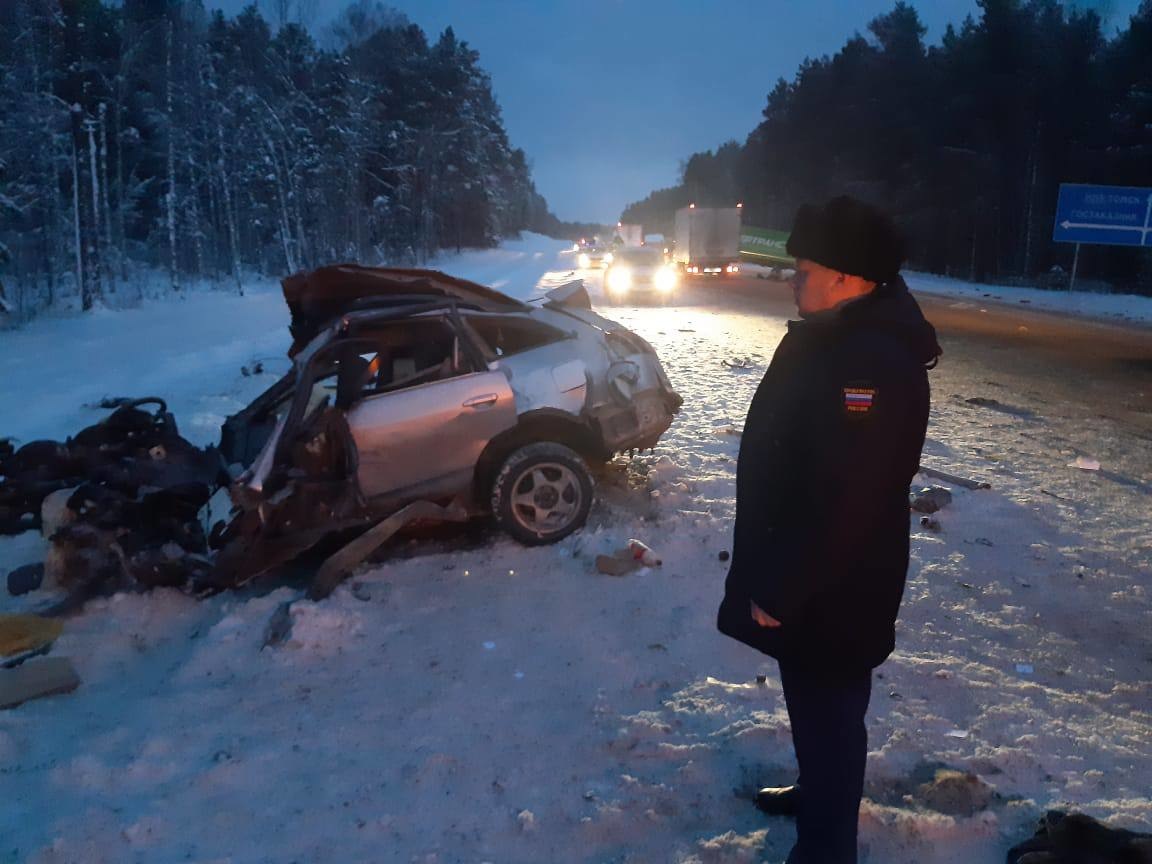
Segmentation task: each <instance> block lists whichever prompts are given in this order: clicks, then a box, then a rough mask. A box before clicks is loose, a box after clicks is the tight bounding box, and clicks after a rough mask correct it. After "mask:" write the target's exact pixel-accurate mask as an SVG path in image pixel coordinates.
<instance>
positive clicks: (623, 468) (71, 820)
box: [0, 238, 1152, 864]
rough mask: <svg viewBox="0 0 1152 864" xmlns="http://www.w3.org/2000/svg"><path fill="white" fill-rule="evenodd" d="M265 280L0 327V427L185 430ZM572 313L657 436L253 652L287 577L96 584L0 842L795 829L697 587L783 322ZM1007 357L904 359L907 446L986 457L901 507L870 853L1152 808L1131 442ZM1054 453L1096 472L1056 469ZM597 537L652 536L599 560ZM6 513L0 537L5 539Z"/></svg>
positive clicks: (707, 299)
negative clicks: (906, 558) (659, 367)
mask: <svg viewBox="0 0 1152 864" xmlns="http://www.w3.org/2000/svg"><path fill="white" fill-rule="evenodd" d="M569 262H570V258H568V257H565V256H564V255H563V254H561V253H560V252H559V245H558V244H556V243H555V242H554V241H547V240H544V239H543V238H528V239H526V240H525V241H523V242H522V243H520V244H514V245H512V244H510V245H509V246H506V247H505V248H503V249H501V250H497V251H494V252H486V253H464V254H463V255H461V256H459V257H454V258H452V259H449V260H444V261H441V262H438V265H437V266H439V267H441V269H444V270H446V271H448V272H452V273H455V274H458V275H463V276H468V277H471V278H477V279H479V280H481V281H486V282H488V283H489V284H493V285H495V286H496V287H499V288H501V289H502V290H506V291H508V292H509V293H514V294H516V295H517V296H521V297H525V298H527V297H530V296H532V295H534V294H537V293H538V290H537V288H536V286H537V283H538V282H539V281H540V280H541V279H544V280H545V282H553V281H557V280H558V279H560V278H562V276H561V275H560V274H561V272H562V271H564V270H565V269H566V267H567V266H568V264H569ZM593 282H595V279H593ZM980 287H982V286H980ZM281 306H282V301H281V300H280V298H279V294H278V290H277V289H276V288H275V286H272V285H269V286H267V287H265V288H263V289H261V290H258V291H254V292H252V293H251V294H250V296H248V297H245V298H231V297H223V296H218V295H196V296H193V297H191V298H189V299H188V300H186V301H184V302H182V303H164V304H156V305H154V306H150V307H146V308H143V309H140V310H135V311H132V312H118V313H103V314H98V315H95V316H89V317H87V318H62V319H55V320H50V319H42V320H40V321H37V322H34V323H33V324H32V325H30V326H29V327H28V328H27V329H25V330H23V331H19V332H17V333H12V334H4V335H3V336H2V337H0V368H3V369H4V370H5V375H4V377H3V380H0V399H2V400H3V402H2V403H0V404H5V405H14V404H19V405H20V406H21V409H20V411H19V412H12V411H5V412H4V419H3V428H0V432H2V433H3V434H14V435H17V436H19V437H21V438H23V439H25V440H28V439H30V438H33V437H39V436H63V435H65V434H68V433H69V432H72V431H74V430H75V429H77V428H79V426H81V425H84V424H87V423H90V422H93V421H94V420H95V419H97V418H98V417H100V416H102V413H103V412H99V411H93V410H91V409H85V408H81V407H78V406H79V405H81V404H82V403H85V402H92V401H95V400H98V399H99V398H101V397H102V396H105V395H144V394H145V392H147V393H151V394H155V395H160V396H164V397H166V398H168V399H169V401H170V403H171V405H172V407H173V409H174V410H175V411H176V414H177V418H178V419H179V420H181V422H182V426H183V431H184V432H185V434H187V435H188V436H189V437H191V438H193V440H196V441H197V442H198V443H206V442H208V441H210V440H213V439H214V438H215V435H216V433H217V429H218V424H219V422H220V420H221V419H222V418H223V417H224V416H226V415H227V414H228V413H230V412H232V411H234V410H236V409H237V408H239V407H240V406H242V405H243V404H244V403H245V402H246V401H247V400H248V399H249V398H251V396H252V395H254V394H255V393H256V392H259V391H260V390H261V389H263V388H264V387H266V386H267V385H268V383H270V382H271V380H272V378H271V377H270V375H269V374H265V375H258V376H251V377H244V376H243V375H242V374H241V372H240V367H241V366H242V365H250V363H251V361H252V360H253V359H256V358H263V357H270V358H277V359H276V360H275V361H269V364H270V365H271V364H272V363H273V362H284V361H280V360H279V359H278V358H280V357H282V356H283V351H284V349H285V348H286V346H287V343H288V336H287V329H286V323H287V321H286V314H285V312H284V311H283V310H282V308H281ZM605 314H607V315H608V317H612V318H615V319H617V320H620V321H621V322H623V323H625V324H627V325H628V326H630V327H632V328H634V329H635V330H637V331H638V332H639V333H641V334H642V335H643V336H644V337H645V338H647V339H649V341H651V342H652V343H653V344H654V345H655V347H656V348H657V350H658V351H659V353H660V354H661V357H662V358H663V359H664V362H665V366H666V368H667V369H668V372H669V376H670V377H671V379H672V382H673V384H674V385H675V386H676V387H677V389H678V390H679V391H680V392H681V394H682V395H683V396H684V397H685V407H684V409H683V411H682V413H681V414H680V416H679V417H678V418H677V420H676V422H675V424H674V425H673V427H672V429H671V430H670V431H669V433H668V434H667V435H666V436H665V438H664V439H663V441H662V442H661V445H660V446H659V447H658V448H657V449H656V451H655V452H654V453H652V454H645V455H643V456H641V457H638V458H637V459H635V460H633V461H631V462H629V461H625V460H621V461H619V462H618V463H615V464H614V465H613V466H611V467H610V469H609V471H608V472H607V473H606V475H605V476H604V477H603V478H601V480H600V481H599V497H600V500H599V502H598V504H597V506H596V507H595V508H594V510H593V513H592V516H591V518H590V521H589V525H588V527H587V528H586V529H585V530H584V531H582V532H580V533H578V534H577V535H574V536H573V537H571V538H569V539H568V540H566V541H564V542H562V543H560V544H558V545H557V546H553V547H547V548H537V549H525V548H522V547H520V546H518V545H516V544H515V543H514V542H513V541H511V540H509V539H507V538H506V537H503V536H501V535H498V534H492V533H482V534H480V535H479V536H478V537H470V538H469V539H468V540H466V541H460V542H444V541H437V542H433V541H413V542H407V543H405V544H404V545H402V546H401V547H400V548H398V549H396V550H395V553H394V555H393V557H392V558H390V559H389V560H387V561H385V562H383V563H381V564H379V565H376V566H373V567H370V568H367V569H365V570H363V571H362V572H360V573H359V574H358V575H357V576H356V577H355V578H354V579H353V580H351V581H350V582H349V583H348V584H346V585H345V586H344V587H343V588H341V589H340V590H339V591H338V592H337V593H336V594H335V595H334V596H333V597H331V598H329V599H328V600H327V601H324V602H322V603H317V604H313V603H309V602H306V601H299V602H297V603H295V604H294V605H293V607H292V610H293V611H292V615H293V630H292V637H291V639H290V641H289V642H288V643H287V644H285V645H284V646H282V647H280V648H275V649H273V648H268V649H264V650H261V643H262V639H263V634H264V628H265V625H266V623H267V621H268V619H269V616H270V615H271V614H272V612H273V610H274V609H275V608H276V607H277V605H278V604H279V603H280V602H281V601H283V600H286V599H290V598H292V597H294V596H295V594H294V593H293V592H292V591H291V590H290V589H288V588H278V589H276V590H273V591H271V593H269V594H267V595H265V596H252V595H226V596H221V597H217V598H214V599H212V600H210V601H206V602H197V601H195V600H191V599H189V598H187V597H184V596H183V595H181V594H179V593H176V592H171V591H159V592H154V593H152V594H149V595H118V596H116V597H113V598H110V599H106V600H99V601H96V602H93V603H91V604H90V605H89V606H88V607H87V608H86V609H85V611H84V613H83V614H82V615H80V616H78V617H75V618H73V619H70V620H69V621H68V623H67V627H66V630H65V633H64V635H63V636H62V637H61V639H60V640H59V641H58V643H57V645H56V647H55V648H54V652H53V653H55V654H58V655H64V656H69V657H71V658H73V661H74V663H75V665H76V666H77V668H78V670H79V671H80V674H81V676H82V677H83V680H84V683H83V684H82V686H81V688H80V689H79V690H77V691H76V692H74V693H73V694H71V695H68V696H63V697H58V698H54V699H46V700H42V701H39V702H35V703H29V704H27V705H25V706H23V707H21V708H19V709H16V710H14V711H8V712H2V713H0V798H3V800H5V801H6V802H7V805H8V806H6V807H5V808H4V809H3V811H0V861H5V860H11V861H21V862H23V861H27V862H35V864H47V862H80V861H82V862H137V861H138V862H149V864H151V862H169V861H171V862H176V861H196V862H234V864H240V862H289V861H299V862H350V861H355V862H360V861H364V862H367V861H381V862H393V861H395V862H421V864H433V862H435V864H449V862H482V861H490V862H502V864H503V862H525V864H536V862H544V861H547V862H558V864H563V862H632V864H638V862H652V864H664V862H678V864H693V862H694V864H744V862H757V861H771V862H778V861H782V860H783V858H784V856H785V854H786V853H787V850H788V848H789V847H790V845H791V842H792V828H791V825H790V824H789V823H788V822H787V821H786V820H779V819H767V818H765V817H763V816H762V815H761V814H759V813H758V812H757V811H756V810H755V809H754V808H753V807H752V806H751V804H750V797H751V794H752V792H753V791H754V789H755V788H756V787H757V786H758V785H760V784H762V783H764V782H786V781H789V780H791V779H792V775H793V771H794V765H793V762H792V755H791V742H790V737H789V731H788V724H787V717H786V713H785V710H784V705H783V700H782V697H781V693H780V687H779V681H778V678H777V676H776V670H775V666H774V664H773V663H772V661H770V660H768V659H767V658H763V657H760V656H758V655H756V654H754V653H753V652H751V651H750V650H749V649H747V648H744V647H742V646H740V645H737V644H736V643H734V642H731V641H730V640H727V639H725V638H723V637H721V636H720V635H719V634H718V633H717V632H716V631H715V629H714V615H715V609H716V606H717V604H718V602H719V598H720V592H721V589H722V583H723V577H724V573H725V565H724V563H722V562H721V561H720V560H719V554H720V552H721V551H724V550H726V549H728V548H729V543H730V530H731V522H732V515H733V508H734V502H733V492H734V469H735V459H736V454H737V450H738V447H739V437H738V432H739V428H740V426H741V425H742V423H743V418H744V413H745V411H746V409H747V405H748V402H749V400H750V398H751V394H752V392H753V390H754V388H755V386H756V384H757V383H758V381H759V378H760V375H761V374H762V372H763V369H764V366H765V364H766V363H767V362H768V360H769V359H770V357H771V354H772V351H773V349H774V346H775V345H776V343H777V342H778V341H779V338H780V337H781V336H782V335H783V332H784V321H783V319H779V318H771V317H765V316H763V315H761V314H758V313H756V312H755V311H753V308H752V306H751V305H750V304H746V303H745V301H742V300H740V298H731V299H730V300H729V301H728V302H727V303H725V304H724V305H723V306H721V307H720V308H717V304H716V303H715V298H714V297H711V296H709V295H707V294H706V293H704V292H703V291H702V290H696V291H693V290H689V291H685V292H684V295H683V296H682V298H681V302H680V303H679V304H678V305H676V306H670V307H667V308H650V307H639V308H637V307H631V306H627V307H614V308H609V309H607V310H605ZM141 336H143V337H144V341H145V344H143V345H140V346H139V347H135V348H129V347H128V343H130V342H133V341H135V340H137V339H139V338H140V337H141ZM733 358H748V360H749V361H750V365H751V368H748V369H732V368H729V366H726V365H724V362H723V361H725V360H731V359H733ZM1008 374H1009V373H1005V377H1004V378H1002V379H1000V380H998V381H996V382H989V381H988V380H987V378H986V375H985V373H984V372H983V371H980V372H974V371H973V368H972V367H969V366H966V365H965V363H964V361H963V358H947V360H946V362H945V363H944V364H942V365H941V367H940V369H938V370H936V372H934V373H933V385H934V393H935V403H934V408H933V415H932V423H931V427H930V429H929V442H928V445H927V448H926V456H925V463H926V464H932V465H935V466H937V467H940V468H944V469H946V470H949V471H952V472H953V473H958V474H963V475H967V476H974V477H977V478H979V479H984V480H988V481H990V482H991V483H992V485H993V488H992V489H991V490H986V491H977V492H967V491H964V490H962V489H954V492H955V496H956V497H955V501H954V503H953V504H952V505H951V507H949V508H948V509H946V510H945V511H943V512H942V513H941V514H940V522H941V524H942V530H941V531H940V532H932V531H928V530H926V529H921V528H920V527H919V525H918V524H915V523H914V524H915V527H914V534H913V560H912V566H911V570H910V574H909V586H908V592H907V595H906V598H905V605H904V611H903V614H902V619H901V624H900V632H899V635H898V642H899V647H898V650H897V653H896V654H895V655H894V656H893V658H892V659H891V660H890V661H889V662H888V663H887V664H885V666H883V667H882V668H881V669H880V670H879V671H878V673H877V680H876V682H875V684H876V686H875V689H874V695H873V702H872V708H871V709H870V712H869V722H870V740H871V744H870V749H871V753H870V756H869V777H868V786H867V790H866V796H867V798H866V801H865V803H864V807H863V810H862V816H861V820H862V834H861V841H862V845H863V847H864V849H865V850H866V852H865V856H864V860H865V861H867V862H870V864H913V862H915V864H982V862H988V864H993V862H1000V861H1002V860H1003V855H1004V850H1005V849H1006V848H1007V847H1008V846H1009V845H1011V844H1012V843H1013V842H1017V841H1018V840H1020V839H1023V838H1024V837H1025V836H1027V835H1029V834H1030V833H1031V823H1032V821H1033V820H1034V818H1035V817H1036V816H1037V815H1038V814H1039V813H1041V812H1042V811H1043V810H1044V809H1046V808H1048V807H1053V806H1063V807H1070V808H1075V809H1079V810H1083V811H1085V812H1088V813H1090V814H1093V815H1096V816H1098V817H1101V818H1105V819H1107V820H1109V821H1111V822H1112V823H1114V824H1117V825H1122V826H1125V827H1131V828H1137V829H1142V830H1152V791H1150V786H1152V784H1150V781H1149V778H1152V643H1150V641H1149V636H1148V634H1149V633H1150V632H1152V598H1150V597H1149V593H1148V592H1149V591H1150V590H1152V564H1150V558H1152V553H1150V543H1152V541H1150V538H1149V527H1148V523H1149V520H1148V513H1149V504H1148V502H1149V496H1150V493H1152V468H1150V466H1152V442H1150V441H1149V440H1147V438H1141V437H1139V436H1137V435H1134V434H1132V433H1131V431H1130V430H1126V429H1123V428H1119V427H1116V426H1114V425H1112V424H1111V423H1110V421H1107V420H1104V419H1101V418H1098V417H1094V416H1091V415H1087V414H1085V412H1081V411H1078V410H1077V409H1076V407H1075V406H1074V405H1052V404H1048V403H1041V402H1039V401H1037V400H1034V399H1032V397H1031V396H1030V395H1029V393H1028V390H1027V388H1022V387H1017V386H1014V385H1015V382H1012V381H1011V380H1009V379H1008V378H1007V377H1006V376H1007V375H1008ZM33 386H35V387H36V392H37V393H38V394H39V393H46V394H48V395H45V396H40V395H37V396H36V397H35V398H31V397H30V396H29V393H30V389H31V388H32V387H33ZM998 387H1000V388H1003V389H1004V390H1005V392H1007V393H1011V397H1010V398H1009V397H1008V396H1006V395H1004V393H1002V392H999V390H997V389H996V388H998ZM989 388H992V390H990V389H989ZM975 395H997V396H998V397H999V400H1000V401H999V403H998V405H999V407H985V406H979V405H973V404H971V403H968V402H966V401H964V398H962V397H967V396H975ZM1079 455H1086V456H1092V457H1093V458H1096V459H1098V460H1099V461H1100V462H1101V463H1102V465H1103V469H1102V470H1100V471H1083V470H1081V469H1078V468H1073V467H1069V463H1072V462H1074V460H1075V459H1076V457H1077V456H1079ZM812 518H820V514H819V513H813V514H812ZM630 537H637V538H640V539H642V540H644V541H645V542H647V543H649V544H650V545H652V546H653V547H655V548H656V549H657V551H658V552H659V553H660V554H661V556H662V557H663V559H664V562H665V563H664V565H663V566H662V567H660V568H653V569H651V570H644V571H640V572H638V573H635V574H633V575H630V576H626V577H622V578H614V577H609V576H603V575H600V574H598V573H597V572H596V570H595V567H594V566H593V559H594V558H595V556H596V555H597V554H599V553H602V552H609V551H611V550H613V549H615V548H617V547H618V546H620V545H622V544H623V543H624V542H625V541H626V540H627V539H628V538H630ZM39 547H40V541H39V539H38V538H36V537H34V536H30V535H24V536H23V537H18V538H8V539H0V570H4V569H7V567H8V566H13V565H15V564H20V563H24V562H25V561H27V560H33V559H34V558H35V556H36V555H37V554H38V550H39ZM43 599H44V598H43V597H42V596H40V597H37V596H32V597H28V598H8V597H6V596H0V610H2V611H16V610H20V609H26V608H29V607H30V606H32V605H34V604H35V603H36V602H39V601H42V600H43ZM758 674H763V675H765V676H766V683H764V684H757V683H756V676H757V675H758ZM937 763H943V764H945V765H948V766H950V767H954V768H958V769H962V770H966V771H970V772H973V773H974V774H977V775H979V776H980V777H981V778H982V779H983V781H985V782H986V783H987V784H988V785H989V786H990V787H991V789H992V790H993V791H994V792H995V793H996V797H995V798H994V799H993V801H992V803H991V805H990V806H989V807H988V808H987V809H985V810H982V811H981V812H979V813H977V814H976V815H950V814H948V813H944V812H941V810H940V807H941V805H940V803H939V801H937V800H935V799H933V798H932V797H931V796H929V795H928V794H927V793H926V792H925V791H923V790H922V789H920V788H919V787H918V781H919V778H920V775H921V774H922V773H923V771H924V768H925V766H932V765H935V764H937Z"/></svg>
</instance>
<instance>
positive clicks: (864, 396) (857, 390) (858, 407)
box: [844, 383, 876, 417]
mask: <svg viewBox="0 0 1152 864" xmlns="http://www.w3.org/2000/svg"><path fill="white" fill-rule="evenodd" d="M875 401H876V388H875V387H872V386H871V385H869V384H866V383H858V384H852V385H849V386H847V387H845V388H844V411H845V413H846V414H848V416H850V417H866V416H867V415H868V414H870V413H871V412H872V407H873V405H874V403H875Z"/></svg>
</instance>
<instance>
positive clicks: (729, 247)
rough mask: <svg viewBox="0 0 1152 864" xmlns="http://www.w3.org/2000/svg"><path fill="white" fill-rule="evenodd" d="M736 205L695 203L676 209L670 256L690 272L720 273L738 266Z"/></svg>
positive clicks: (738, 223) (737, 215)
mask: <svg viewBox="0 0 1152 864" xmlns="http://www.w3.org/2000/svg"><path fill="white" fill-rule="evenodd" d="M740 213H741V210H740V208H738V207H697V206H695V205H689V206H687V207H681V208H680V209H679V210H677V211H676V246H675V248H674V249H673V250H672V260H673V262H675V263H676V265H677V266H679V267H680V268H681V269H682V270H683V271H684V272H685V273H687V274H689V275H701V276H703V275H710V276H711V275H719V276H723V275H726V274H731V273H736V272H738V271H739V270H740V264H739V262H740Z"/></svg>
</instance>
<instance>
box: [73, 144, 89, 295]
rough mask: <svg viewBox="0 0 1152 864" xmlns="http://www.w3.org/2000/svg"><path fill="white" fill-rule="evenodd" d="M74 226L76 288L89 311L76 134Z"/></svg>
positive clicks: (74, 145) (74, 150) (74, 151)
mask: <svg viewBox="0 0 1152 864" xmlns="http://www.w3.org/2000/svg"><path fill="white" fill-rule="evenodd" d="M72 227H73V231H74V240H75V243H76V290H77V291H78V292H79V293H80V308H81V309H83V310H84V311H85V312H87V311H88V310H89V309H91V308H92V295H91V294H90V293H89V292H88V283H87V282H86V281H85V280H84V247H83V246H81V245H80V241H81V237H80V152H79V150H78V149H77V147H76V136H75V135H73V136H72Z"/></svg>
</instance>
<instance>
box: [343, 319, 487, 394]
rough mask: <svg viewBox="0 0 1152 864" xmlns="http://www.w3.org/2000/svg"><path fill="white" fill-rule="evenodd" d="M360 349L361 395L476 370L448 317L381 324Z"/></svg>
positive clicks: (441, 379)
mask: <svg viewBox="0 0 1152 864" xmlns="http://www.w3.org/2000/svg"><path fill="white" fill-rule="evenodd" d="M367 343H369V344H365V345H363V346H362V350H359V352H358V357H359V360H360V363H361V364H362V365H363V369H362V371H361V372H360V382H361V386H360V392H361V396H362V397H366V396H374V395H377V394H380V393H392V392H395V391H397V390H403V389H405V388H407V387H416V386H419V385H422V384H431V383H433V382H435V381H444V380H447V379H449V378H455V377H457V376H459V375H465V374H468V373H469V372H474V371H476V370H475V369H473V368H472V364H471V363H470V362H469V361H468V358H467V356H466V355H465V354H464V352H462V351H461V346H460V338H459V336H458V334H457V333H456V331H455V330H454V329H453V328H452V327H451V326H449V325H448V323H447V322H445V321H440V320H434V319H429V320H419V319H408V320H406V321H396V322H393V323H389V324H384V325H381V326H380V328H379V329H377V330H374V331H373V332H372V333H371V334H369V335H368V339H367Z"/></svg>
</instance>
